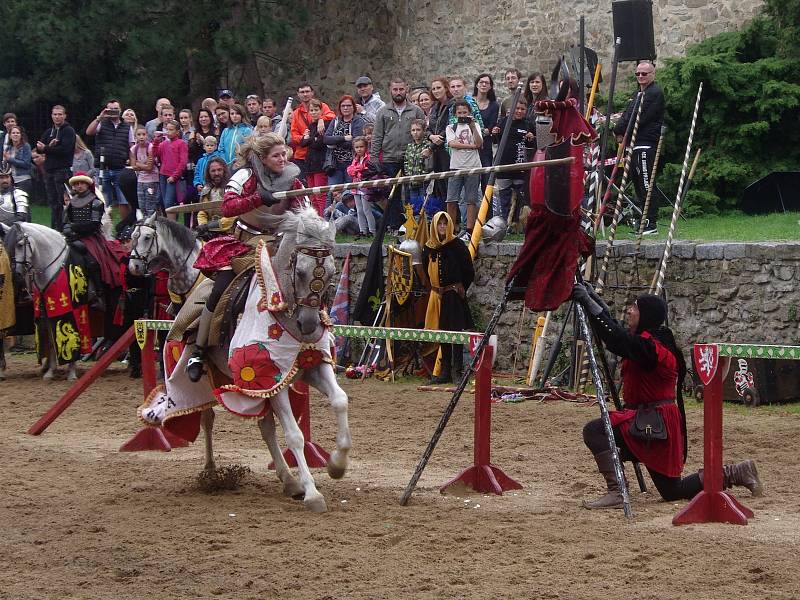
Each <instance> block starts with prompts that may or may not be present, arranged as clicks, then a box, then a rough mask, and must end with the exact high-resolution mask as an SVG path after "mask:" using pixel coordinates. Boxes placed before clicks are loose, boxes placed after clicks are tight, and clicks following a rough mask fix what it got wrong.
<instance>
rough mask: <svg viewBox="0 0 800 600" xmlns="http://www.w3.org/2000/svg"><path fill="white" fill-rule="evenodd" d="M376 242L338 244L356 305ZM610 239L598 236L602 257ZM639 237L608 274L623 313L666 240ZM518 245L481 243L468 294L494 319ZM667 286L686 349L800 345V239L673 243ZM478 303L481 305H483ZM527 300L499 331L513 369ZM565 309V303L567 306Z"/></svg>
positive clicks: (526, 331) (501, 355) (615, 304)
mask: <svg viewBox="0 0 800 600" xmlns="http://www.w3.org/2000/svg"><path fill="white" fill-rule="evenodd" d="M368 251H369V246H368V245H364V244H357V245H351V246H339V247H337V257H338V259H339V260H337V262H338V263H339V265H341V260H342V259H343V258H344V256H345V255H346V254H347V252H352V258H351V264H350V285H351V288H350V306H351V307H352V306H354V305H355V300H356V298H357V297H358V289H359V287H360V282H361V280H362V278H363V274H364V268H365V266H366V255H367V252H368ZM604 251H605V244H604V243H603V242H600V243H598V248H597V252H598V255H599V256H602V253H603V252H604ZM633 251H634V244H633V242H620V243H617V244H615V246H614V257H615V258H614V260H613V261H611V265H612V267H611V268H610V269H609V273H608V276H607V278H606V293H605V294H604V296H605V297H606V299H607V301H608V302H609V304H610V305H611V306H612V308H614V310H615V313H617V316H619V313H620V312H621V307H623V306H624V305H625V303H626V301H627V300H628V299H630V298H633V297H635V296H637V295H638V294H640V293H642V290H641V289H634V288H632V287H631V284H632V283H636V282H642V284H643V285H649V282H650V280H651V279H652V277H653V273H654V272H655V268H656V264H657V262H658V261H659V260H660V259H661V256H662V255H663V252H664V244H663V243H657V242H648V243H644V244H642V247H641V250H640V252H639V255H638V256H637V257H634V254H633ZM518 252H519V244H506V243H503V244H497V245H494V246H489V247H486V246H481V252H480V257H479V259H478V261H477V263H476V278H475V284H474V285H473V287H472V289H471V290H470V294H469V299H470V304H471V305H472V306H473V313H475V312H477V313H478V314H480V315H481V316H482V320H483V323H486V322H488V320H489V318H490V317H491V315H492V312H493V311H494V308H495V306H496V305H497V302H498V300H499V298H500V296H501V294H502V291H503V288H504V282H505V276H506V273H507V272H508V269H509V266H510V265H511V263H512V262H513V261H514V260H515V259H516V257H517V254H518ZM665 288H666V291H667V297H668V300H669V318H670V325H671V327H672V329H673V330H674V332H675V336H676V338H677V340H678V343H679V345H680V346H681V347H682V348H684V350H686V351H687V356H688V349H689V347H690V344H692V343H695V342H710V341H719V342H738V343H747V342H751V343H769V344H791V345H800V242H792V243H772V242H770V243H727V242H715V243H703V244H700V243H692V242H676V243H675V244H674V245H673V247H672V257H671V258H670V261H669V265H668V269H667V273H666V279H665ZM476 309H477V311H476ZM521 310H522V303H520V302H513V303H510V304H509V308H508V310H507V312H506V313H505V314H504V315H503V317H502V318H501V319H500V324H499V327H498V330H497V334H498V339H499V340H500V342H499V349H498V365H499V368H501V369H503V370H510V368H511V365H512V362H513V354H514V349H515V346H516V340H517V336H518V327H519V319H520V312H521ZM562 311H563V309H562ZM527 314H528V319H527V320H526V323H525V324H524V326H523V328H522V336H521V341H522V343H521V345H520V354H519V356H520V358H519V361H520V362H518V366H517V369H518V371H519V369H520V368H521V369H523V370H524V369H525V368H526V365H527V359H528V353H529V341H530V336H531V327H532V323H533V322H534V321H533V318H534V317H532V316H531V314H530V312H528V313H527Z"/></svg>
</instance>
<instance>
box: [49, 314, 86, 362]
mask: <svg viewBox="0 0 800 600" xmlns="http://www.w3.org/2000/svg"><path fill="white" fill-rule="evenodd" d="M55 330H56V352H58V355H59V356H60V357H61V358H62V359H63V360H65V361H71V360H72V357H73V355H74V354H75V351H76V350H77V349H78V348H80V346H81V337H80V335H78V331H77V330H76V329H75V327H74V326H73V325H72V323H70V322H69V321H58V322H57V323H56V326H55Z"/></svg>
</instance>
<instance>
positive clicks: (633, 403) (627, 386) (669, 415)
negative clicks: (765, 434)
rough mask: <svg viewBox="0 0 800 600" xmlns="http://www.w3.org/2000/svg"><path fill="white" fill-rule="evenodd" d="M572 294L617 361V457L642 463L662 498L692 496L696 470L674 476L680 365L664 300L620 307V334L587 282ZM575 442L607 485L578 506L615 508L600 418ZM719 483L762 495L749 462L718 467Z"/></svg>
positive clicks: (681, 419)
mask: <svg viewBox="0 0 800 600" xmlns="http://www.w3.org/2000/svg"><path fill="white" fill-rule="evenodd" d="M572 297H573V298H574V300H575V301H576V302H579V303H580V304H581V305H582V306H583V307H584V308H585V309H586V312H587V313H588V314H589V318H590V319H591V320H592V321H593V323H594V325H595V327H594V330H595V331H596V332H597V334H598V335H599V336H600V338H602V340H603V341H604V342H605V343H606V347H607V348H608V350H609V351H611V352H613V353H614V354H617V355H618V356H620V357H621V358H622V384H623V390H624V396H625V397H624V400H625V405H624V407H623V410H618V411H612V412H610V413H609V415H610V417H611V424H612V426H613V429H614V440H615V442H616V444H617V447H618V448H619V451H620V459H621V460H622V461H637V462H640V463H643V464H644V465H645V466H646V467H647V471H648V472H649V473H650V477H651V478H652V479H653V483H654V484H655V486H656V489H657V490H658V493H659V494H661V497H662V498H663V499H664V500H667V501H672V500H680V499H686V500H689V499H691V498H693V497H694V496H695V495H696V494H697V493H698V492H700V491H701V490H702V489H703V471H702V469H701V470H700V471H698V472H697V473H693V474H691V475H689V476H687V477H681V473H682V472H683V465H684V462H685V461H686V450H687V443H686V413H685V411H684V407H683V396H682V394H681V384H682V382H683V379H684V377H685V376H686V362H685V360H684V358H683V353H682V352H681V351H680V350H679V349H678V347H677V345H676V343H675V337H674V336H673V335H672V331H671V330H670V329H669V328H668V327H666V326H665V325H664V322H665V320H666V318H667V305H666V303H665V302H664V300H662V299H661V298H660V297H658V296H654V295H651V294H643V295H641V296H639V298H637V299H636V301H635V302H634V303H633V304H631V305H630V306H629V307H628V310H627V329H626V328H625V327H624V326H623V325H622V324H620V323H619V322H617V321H616V320H615V319H614V318H613V317H612V316H611V312H610V310H609V308H608V306H606V304H605V303H604V302H603V300H602V299H601V298H600V296H599V295H598V294H597V293H596V292H595V291H594V290H593V289H592V287H591V286H590V285H587V284H576V285H575V287H574V288H573V292H572ZM583 441H584V443H585V444H586V446H587V447H588V448H589V450H591V451H592V454H593V455H594V459H595V461H597V467H598V469H599V470H600V474H601V475H602V476H603V478H604V479H605V481H606V485H607V487H608V492H607V493H606V494H605V495H604V496H602V497H600V498H598V499H597V500H593V501H591V502H589V501H584V502H583V505H584V507H586V508H589V509H592V508H622V494H621V492H620V489H619V485H618V484H617V480H616V477H615V476H614V463H613V460H612V453H611V450H610V449H609V446H608V438H607V437H606V433H605V429H604V428H603V421H602V420H601V419H594V420H593V421H589V422H588V423H587V424H586V425H585V426H584V428H583ZM723 485H724V487H725V488H729V487H732V486H734V485H739V486H744V487H746V488H747V489H749V490H750V492H751V493H752V494H753V495H754V496H759V495H761V493H762V492H763V487H762V485H761V481H760V480H759V478H758V471H757V470H756V465H755V463H754V462H753V461H752V460H746V461H744V462H742V463H739V464H736V465H726V466H725V467H723Z"/></svg>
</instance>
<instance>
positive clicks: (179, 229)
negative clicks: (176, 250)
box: [156, 215, 197, 248]
mask: <svg viewBox="0 0 800 600" xmlns="http://www.w3.org/2000/svg"><path fill="white" fill-rule="evenodd" d="M156 223H158V224H159V225H161V226H162V227H164V228H165V229H166V230H167V233H168V234H169V235H171V236H172V238H173V239H174V240H175V242H177V243H178V244H179V245H181V246H184V247H186V248H193V247H194V245H195V242H197V236H196V235H195V233H194V232H193V231H192V230H191V229H189V228H188V227H185V226H183V225H181V224H180V223H178V222H177V221H172V220H170V219H167V218H166V217H162V216H160V215H159V216H157V217H156Z"/></svg>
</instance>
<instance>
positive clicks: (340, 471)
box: [328, 461, 347, 479]
mask: <svg viewBox="0 0 800 600" xmlns="http://www.w3.org/2000/svg"><path fill="white" fill-rule="evenodd" d="M346 470H347V466H342V467H340V466H339V465H335V464H333V462H332V461H328V475H330V477H331V479H341V478H342V477H344V472H345V471H346Z"/></svg>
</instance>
